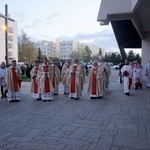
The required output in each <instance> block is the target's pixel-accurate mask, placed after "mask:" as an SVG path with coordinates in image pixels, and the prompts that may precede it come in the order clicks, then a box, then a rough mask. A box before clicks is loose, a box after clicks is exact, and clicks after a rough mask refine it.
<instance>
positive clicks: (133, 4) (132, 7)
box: [131, 0, 139, 10]
mask: <svg viewBox="0 0 150 150" xmlns="http://www.w3.org/2000/svg"><path fill="white" fill-rule="evenodd" d="M138 1H139V0H131V10H133V9H134V7H135V6H136V4H137V2H138Z"/></svg>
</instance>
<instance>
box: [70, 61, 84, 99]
mask: <svg viewBox="0 0 150 150" xmlns="http://www.w3.org/2000/svg"><path fill="white" fill-rule="evenodd" d="M84 82H85V75H84V68H83V66H82V65H81V64H79V60H78V58H75V59H74V63H73V64H72V65H71V67H70V72H69V92H70V94H69V97H71V98H72V99H75V100H77V99H79V97H80V96H81V95H82V90H83V85H84Z"/></svg>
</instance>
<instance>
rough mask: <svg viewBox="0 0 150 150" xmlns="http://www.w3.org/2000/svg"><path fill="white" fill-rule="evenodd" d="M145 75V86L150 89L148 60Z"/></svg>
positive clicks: (149, 65) (149, 64)
mask: <svg viewBox="0 0 150 150" xmlns="http://www.w3.org/2000/svg"><path fill="white" fill-rule="evenodd" d="M145 75H146V77H147V80H146V86H147V88H150V60H149V62H148V63H147V64H146V65H145Z"/></svg>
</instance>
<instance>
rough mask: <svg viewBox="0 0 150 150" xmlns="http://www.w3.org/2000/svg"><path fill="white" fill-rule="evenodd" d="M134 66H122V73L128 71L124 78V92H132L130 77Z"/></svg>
mask: <svg viewBox="0 0 150 150" xmlns="http://www.w3.org/2000/svg"><path fill="white" fill-rule="evenodd" d="M132 70H133V69H132V66H131V65H124V66H123V67H122V68H121V72H122V74H124V72H125V71H127V73H128V75H127V76H123V78H124V93H129V92H130V88H129V85H130V81H129V80H130V79H129V78H131V77H132Z"/></svg>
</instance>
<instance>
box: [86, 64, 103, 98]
mask: <svg viewBox="0 0 150 150" xmlns="http://www.w3.org/2000/svg"><path fill="white" fill-rule="evenodd" d="M101 76H102V72H101V70H100V67H99V66H98V64H97V62H96V61H94V62H93V66H92V68H91V70H90V74H89V79H90V81H89V85H88V93H89V94H90V97H91V99H96V98H98V97H99V94H100V92H101V87H100V82H99V80H100V78H101Z"/></svg>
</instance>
